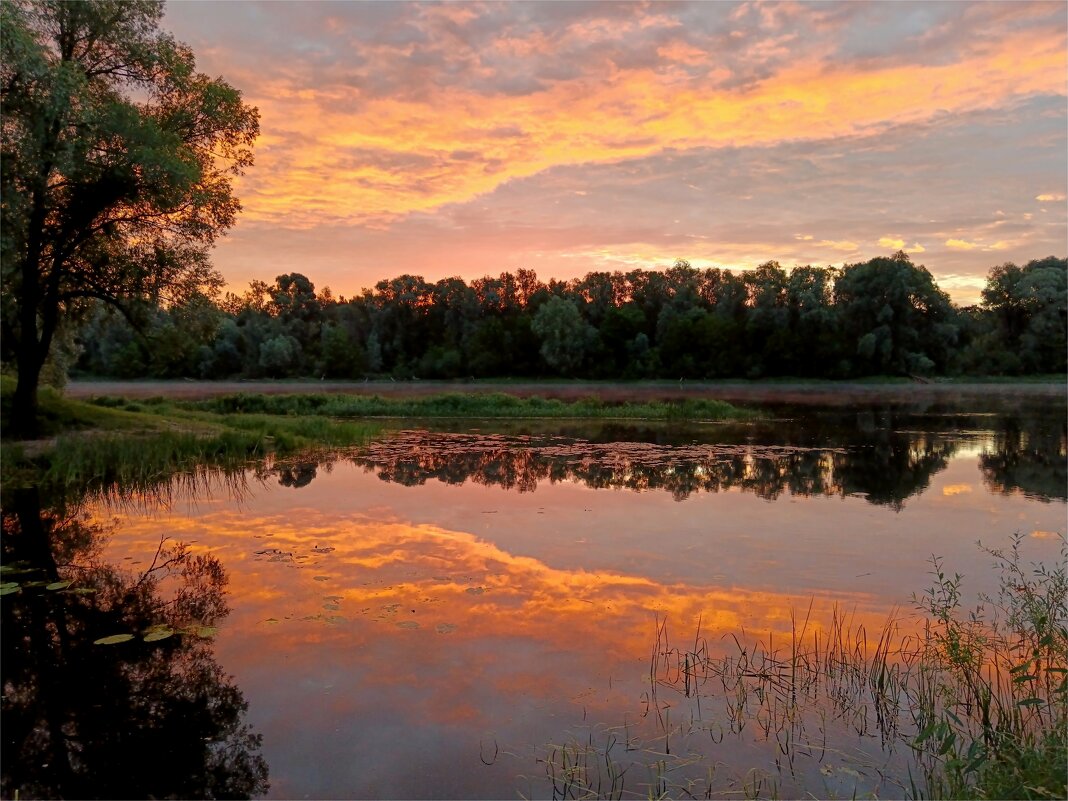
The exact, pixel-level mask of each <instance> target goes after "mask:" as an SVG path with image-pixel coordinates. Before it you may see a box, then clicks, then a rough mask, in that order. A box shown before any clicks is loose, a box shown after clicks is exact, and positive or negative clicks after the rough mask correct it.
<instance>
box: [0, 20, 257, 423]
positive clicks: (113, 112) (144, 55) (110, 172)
mask: <svg viewBox="0 0 1068 801" xmlns="http://www.w3.org/2000/svg"><path fill="white" fill-rule="evenodd" d="M0 15H2V16H0V102H2V103H3V107H4V119H3V124H2V126H0V131H2V137H0V160H2V165H3V166H2V169H0V176H2V180H0V203H2V212H3V231H2V236H0V264H2V273H0V277H2V281H0V285H2V292H0V297H2V308H0V311H2V321H3V322H2V325H3V334H4V338H5V339H6V340H8V341H9V343H10V344H11V346H13V347H12V349H13V350H14V352H15V354H16V359H17V367H18V384H17V387H16V391H15V397H14V399H13V409H12V414H13V419H12V425H13V427H15V428H17V429H19V430H21V431H23V432H32V431H33V429H34V428H35V423H36V421H35V417H36V411H37V385H38V382H39V379H40V373H41V367H42V365H43V364H44V363H45V360H46V358H47V357H48V353H49V349H50V348H51V345H52V341H53V338H54V336H55V334H56V331H57V329H58V328H59V327H60V325H61V324H62V323H63V322H64V321H65V320H67V319H70V318H72V317H74V316H75V315H77V313H78V312H79V310H80V308H81V307H82V304H84V303H85V301H86V300H87V299H89V298H97V299H99V300H101V301H104V302H105V303H108V304H111V305H114V306H116V307H118V308H120V309H123V310H126V311H127V313H128V312H129V307H130V305H131V303H132V302H134V301H136V300H139V299H148V300H150V301H153V302H154V303H161V302H163V303H167V302H172V301H180V300H181V299H182V298H184V297H187V296H189V295H190V294H192V293H193V292H195V291H198V290H201V291H203V290H208V291H213V290H217V289H218V287H219V286H220V285H221V277H220V276H219V275H218V273H216V272H215V271H214V270H213V269H212V267H211V265H210V263H209V261H208V255H207V254H208V250H209V248H210V247H211V245H212V243H213V242H214V240H215V238H216V237H217V236H218V235H219V234H220V233H222V232H223V231H225V230H226V229H227V228H229V227H230V226H231V225H233V223H234V220H235V217H236V214H237V212H238V210H239V209H240V204H239V203H238V201H237V199H236V198H235V197H234V195H233V192H232V187H231V183H232V180H233V178H234V176H236V175H239V174H241V172H242V171H243V170H244V169H245V168H246V167H248V166H250V165H251V164H252V144H253V142H254V141H255V138H256V136H257V134H258V133H259V115H258V112H257V110H256V109H255V108H252V107H250V106H248V105H246V104H244V103H243V102H242V100H241V93H240V92H239V91H237V90H236V89H234V88H233V87H231V86H229V85H228V84H227V83H225V82H224V81H222V80H221V79H213V78H209V77H207V76H205V75H202V74H200V73H198V72H196V70H195V63H194V58H193V53H192V51H191V50H190V49H189V48H188V47H187V46H185V45H183V44H181V43H179V42H176V41H175V40H174V39H173V38H172V37H171V36H170V35H169V34H166V33H164V32H162V31H160V30H159V22H160V19H161V18H162V15H163V3H162V2H161V1H160V0H97V2H92V3H71V2H62V1H61V0H45V1H44V2H33V3H31V2H29V1H28V0H10V2H4V3H2V4H0Z"/></svg>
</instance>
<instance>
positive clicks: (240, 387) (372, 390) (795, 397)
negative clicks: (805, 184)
mask: <svg viewBox="0 0 1068 801" xmlns="http://www.w3.org/2000/svg"><path fill="white" fill-rule="evenodd" d="M239 392H246V393H262V394H271V395H277V394H306V393H331V394H349V395H380V396H383V397H420V396H425V395H437V394H441V393H447V392H463V393H493V392H504V393H507V394H509V395H517V396H519V397H530V396H535V395H537V396H542V397H548V398H559V399H561V400H575V399H578V398H585V397H597V398H600V399H602V400H608V401H650V400H659V399H672V398H698V397H699V398H709V399H716V400H724V401H730V402H738V403H776V404H778V403H782V404H795V403H799V404H809V403H811V404H820V405H851V404H858V403H859V404H870V403H912V402H921V403H922V402H930V401H947V402H948V401H954V400H961V401H964V400H969V399H1004V400H1011V399H1020V400H1043V399H1048V400H1061V401H1064V400H1065V399H1066V397H1068V385H1066V382H1065V379H1063V378H1061V379H1057V378H1051V379H1049V380H1043V381H1034V380H1032V381H1003V380H998V381H986V382H984V381H958V380H952V381H947V380H939V379H932V380H931V381H930V382H922V381H908V380H901V381H886V380H879V381H779V380H772V381H635V382H626V381H537V380H509V381H494V380H489V379H487V380H473V381H420V380H410V381H392V380H390V379H386V380H381V379H379V380H375V381H315V380H304V381H301V380H296V381H190V380H173V381H157V380H151V381H114V380H78V381H71V382H70V383H69V384H68V385H67V387H66V389H65V390H64V393H65V394H66V395H67V397H70V398H79V399H84V398H92V397H97V396H102V395H108V396H119V397H125V398H151V397H164V398H174V399H188V400H195V399H200V398H211V397H217V396H219V395H232V394H235V393H239Z"/></svg>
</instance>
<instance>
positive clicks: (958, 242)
mask: <svg viewBox="0 0 1068 801" xmlns="http://www.w3.org/2000/svg"><path fill="white" fill-rule="evenodd" d="M946 247H947V248H952V249H953V250H975V249H976V248H979V247H982V245H980V244H979V243H977V242H969V241H967V240H966V239H947V240H946Z"/></svg>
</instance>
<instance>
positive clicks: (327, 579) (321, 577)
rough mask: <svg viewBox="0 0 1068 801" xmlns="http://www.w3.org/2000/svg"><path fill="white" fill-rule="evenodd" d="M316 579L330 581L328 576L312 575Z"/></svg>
mask: <svg viewBox="0 0 1068 801" xmlns="http://www.w3.org/2000/svg"><path fill="white" fill-rule="evenodd" d="M312 578H313V579H315V580H316V581H330V576H312Z"/></svg>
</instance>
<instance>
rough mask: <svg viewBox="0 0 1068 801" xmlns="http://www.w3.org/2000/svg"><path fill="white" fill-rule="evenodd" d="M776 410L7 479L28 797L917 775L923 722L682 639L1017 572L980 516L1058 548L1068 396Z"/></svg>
mask: <svg viewBox="0 0 1068 801" xmlns="http://www.w3.org/2000/svg"><path fill="white" fill-rule="evenodd" d="M770 413H771V414H772V415H773V416H774V418H775V419H774V420H769V421H765V422H761V423H756V424H749V425H726V426H725V425H694V426H689V427H686V428H675V427H666V426H632V425H620V424H609V423H594V424H589V425H583V424H577V423H559V422H553V423H532V424H517V423H512V424H507V425H501V424H495V423H485V424H481V425H479V424H471V423H469V422H464V423H457V424H455V425H452V426H448V425H442V424H435V425H433V426H431V427H430V428H426V427H417V426H414V425H408V426H406V427H404V428H395V429H391V430H389V431H386V432H385V433H384V434H383V435H382V436H381V437H380V438H378V439H376V441H374V442H373V443H371V444H370V445H369V446H367V447H365V448H360V449H356V450H353V451H351V452H345V453H339V454H335V455H333V456H332V457H331V458H329V459H320V460H316V461H303V462H301V461H295V462H287V463H279V464H273V463H265V464H261V465H258V466H255V467H254V468H251V469H250V470H249V471H248V472H247V473H244V474H242V475H239V476H231V477H229V479H223V478H221V477H220V478H217V479H215V480H211V481H207V482H205V481H204V480H201V481H198V482H190V481H187V482H185V483H184V484H179V485H175V486H172V487H170V488H169V489H168V490H166V491H163V492H161V495H160V497H157V498H148V497H144V496H138V497H134V498H127V499H126V500H124V501H120V500H117V499H111V500H100V499H96V500H93V501H86V500H81V501H78V500H77V499H68V501H67V502H66V503H64V504H62V505H57V504H56V503H55V502H54V500H53V501H49V500H48V499H41V498H40V497H38V496H37V495H36V494H35V493H34V492H32V491H23V492H19V493H14V492H10V493H7V494H6V495H5V498H4V562H5V571H4V576H3V580H4V585H3V589H2V590H0V592H3V597H2V598H0V604H2V612H3V618H2V620H3V624H2V625H3V660H2V662H0V667H2V672H3V707H2V720H0V736H2V740H3V753H2V757H3V759H2V793H3V795H4V797H7V798H10V797H13V796H14V795H15V793H16V791H18V792H19V794H20V797H23V798H27V797H31V796H48V795H52V796H66V797H105V798H125V797H147V796H154V797H164V796H168V795H172V796H178V797H203V796H208V795H211V796H215V797H224V796H231V797H233V796H248V795H264V794H266V795H267V796H269V797H275V798H304V797H310V798H444V797H468V798H475V797H490V798H515V797H518V796H528V797H529V796H533V797H553V796H558V797H559V796H568V797H580V796H583V795H591V796H598V795H599V796H612V797H619V796H622V797H630V796H635V797H649V796H650V795H654V796H655V795H658V794H665V793H666V794H667V795H669V796H671V797H685V796H695V797H702V796H706V795H710V796H713V797H717V796H719V795H724V796H728V797H736V796H743V795H750V796H753V795H765V796H766V795H779V796H785V797H798V796H801V795H804V794H806V793H809V794H811V795H814V796H816V797H835V796H839V797H840V796H853V795H854V794H855V795H857V796H861V795H865V796H868V795H871V794H873V793H874V794H877V795H878V796H879V797H894V796H900V795H902V794H903V792H904V788H905V787H907V781H908V779H907V776H908V773H909V771H910V769H911V768H912V766H911V765H910V761H909V760H910V759H911V756H910V751H909V749H908V748H907V746H905V744H904V739H906V738H907V737H908V735H909V732H908V731H907V726H908V721H907V720H893V721H889V722H888V721H886V720H885V719H883V717H882V716H880V715H878V714H876V711H875V710H873V709H870V708H869V707H867V706H865V705H864V704H863V703H859V704H858V703H849V704H846V703H842V704H838V705H836V703H835V702H833V701H827V702H825V703H823V702H818V701H817V702H815V703H814V704H813V705H811V707H809V708H806V709H800V710H799V709H796V708H795V707H791V706H790V704H788V703H787V700H788V699H781V703H780V701H778V700H776V699H775V698H774V697H772V698H770V700H769V698H767V697H739V692H741V690H739V688H738V687H737V686H735V685H732V684H729V683H728V682H726V681H723V680H722V677H716V676H714V675H710V674H709V673H708V671H702V672H697V671H694V670H692V669H691V667H690V661H689V660H690V655H691V654H699V655H701V657H702V658H706V657H707V658H712V657H717V656H730V657H731V658H736V657H737V656H738V655H739V654H740V653H742V651H743V649H748V648H750V647H751V646H750V645H749V644H750V643H752V642H754V641H756V640H758V639H759V640H763V641H764V643H765V644H766V645H769V644H770V647H771V648H772V649H775V648H776V647H777V646H776V643H779V644H783V643H785V644H786V647H787V649H789V643H790V642H791V640H792V638H794V637H796V635H797V631H798V629H799V628H801V627H802V626H803V627H804V630H805V632H806V634H805V636H807V637H809V638H813V637H815V638H818V637H820V636H823V637H827V636H831V635H832V634H833V632H834V631H836V630H841V629H836V626H837V625H838V624H841V623H842V622H843V621H845V622H846V624H847V625H846V626H845V629H846V630H848V631H850V632H854V634H851V635H850V637H852V638H853V639H859V643H857V645H858V647H860V648H862V649H863V648H864V647H865V646H864V642H863V637H864V636H865V635H866V636H869V637H871V638H873V639H874V638H876V637H877V636H878V631H879V630H880V629H881V628H882V627H883V626H884V624H885V623H886V621H887V620H888V619H890V618H891V617H893V618H895V619H896V620H897V623H896V626H897V629H898V631H899V632H902V633H905V634H907V633H908V632H909V631H911V630H912V629H914V628H915V627H916V625H917V622H916V621H917V618H916V616H915V611H914V607H913V604H912V600H911V596H912V594H913V593H920V592H922V591H923V589H924V588H925V587H927V586H929V584H930V575H929V571H931V569H932V564H931V561H930V560H931V558H932V556H938V557H940V558H942V559H943V560H944V564H945V565H946V567H947V568H948V570H949V571H951V572H956V573H961V574H963V575H964V587H965V593H966V601H968V602H971V601H973V600H975V599H976V598H977V597H978V594H979V593H981V592H988V593H989V592H993V591H994V590H996V586H997V585H996V577H995V575H994V573H993V572H992V571H991V569H990V563H991V558H990V556H989V555H988V554H986V553H984V552H983V551H982V550H981V549H980V548H979V547H977V545H976V541H977V540H980V539H981V540H982V541H983V544H984V545H988V546H992V547H999V546H1004V545H1006V544H1007V543H1008V542H1009V538H1010V536H1011V535H1012V534H1013V533H1019V534H1020V535H1022V537H1023V545H1022V547H1023V549H1024V554H1025V557H1026V558H1027V559H1030V560H1044V561H1046V562H1049V563H1055V562H1057V561H1058V560H1059V559H1060V547H1061V538H1062V537H1063V535H1064V532H1065V496H1066V434H1065V408H1064V404H1063V402H1050V401H1049V400H1048V399H1046V400H1043V401H1041V402H1038V403H1031V404H1028V403H1018V404H1015V405H1014V406H1012V407H1011V408H1008V407H1004V406H1002V407H1000V408H990V407H983V406H982V405H981V404H975V405H972V406H970V407H967V408H965V407H961V406H953V407H947V406H936V407H928V408H926V409H918V408H911V409H910V408H906V407H895V408H879V407H878V406H868V407H865V408H863V409H860V410H850V411H843V410H842V409H835V410H831V409H822V410H821V409H818V408H788V407H777V408H776V407H771V408H770ZM806 621H807V622H806ZM769 640H770V643H769ZM869 645H870V644H869ZM766 689H767V687H766V686H765V690H766ZM841 689H842V688H838V690H841ZM759 692H761V691H759V690H758V694H759ZM852 700H853V701H854V702H855V701H856V700H857V699H856V698H854V699H852ZM913 734H914V732H913Z"/></svg>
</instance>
